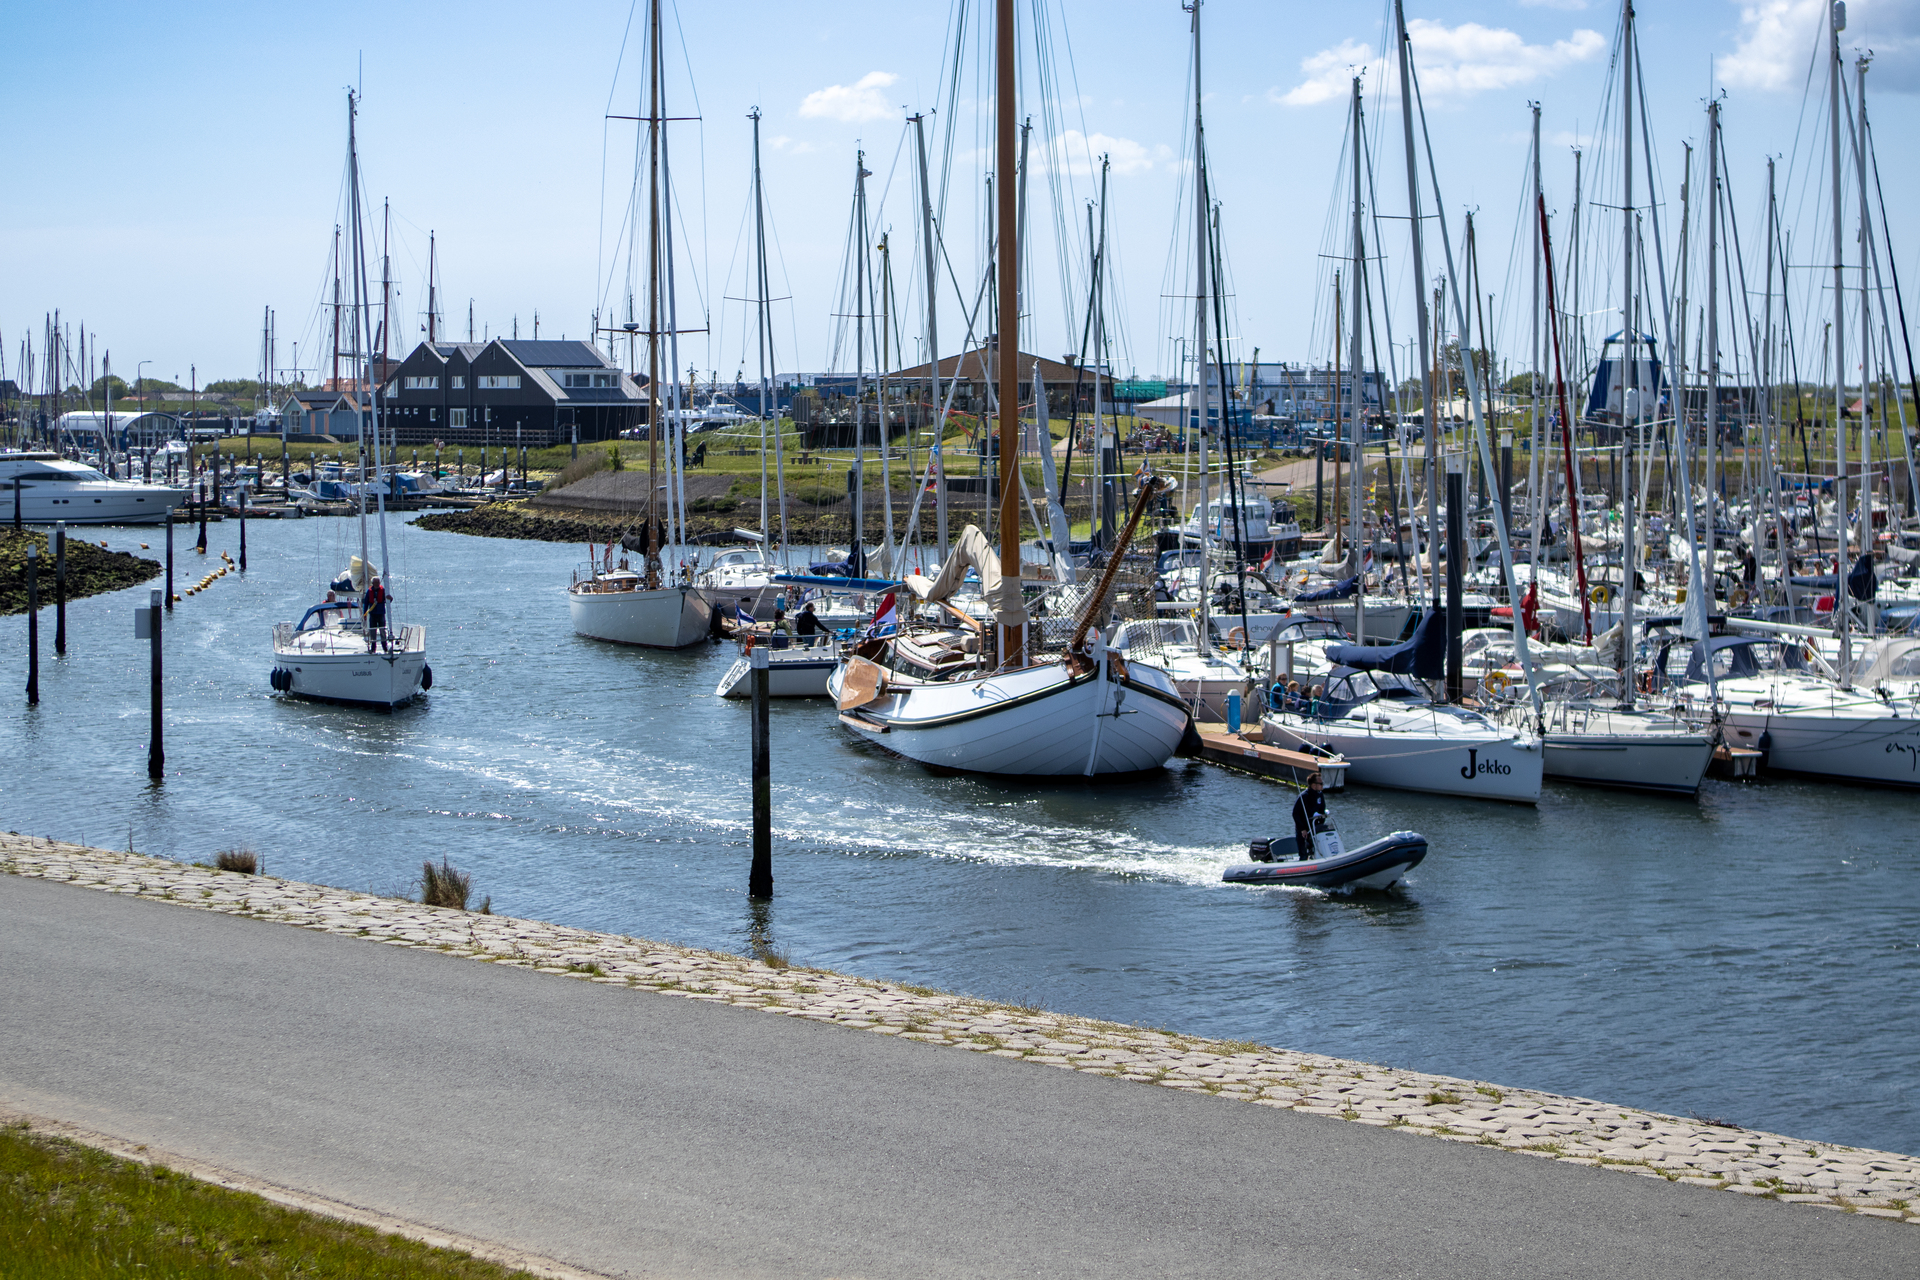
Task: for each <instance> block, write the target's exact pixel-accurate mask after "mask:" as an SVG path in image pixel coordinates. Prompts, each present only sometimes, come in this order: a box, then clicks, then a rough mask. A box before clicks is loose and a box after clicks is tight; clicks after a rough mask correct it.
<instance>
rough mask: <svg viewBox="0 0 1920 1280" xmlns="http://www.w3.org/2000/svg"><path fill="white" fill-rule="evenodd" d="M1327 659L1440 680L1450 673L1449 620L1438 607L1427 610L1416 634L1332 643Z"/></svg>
mask: <svg viewBox="0 0 1920 1280" xmlns="http://www.w3.org/2000/svg"><path fill="white" fill-rule="evenodd" d="M1327 661H1328V662H1331V663H1333V664H1334V665H1335V666H1339V667H1352V668H1353V669H1354V670H1355V671H1384V672H1386V673H1387V674H1389V675H1396V676H1416V677H1418V678H1419V679H1421V680H1440V679H1443V678H1445V676H1446V674H1447V621H1446V615H1445V614H1443V613H1441V612H1440V611H1439V610H1438V609H1432V610H1429V611H1428V612H1427V616H1426V617H1424V618H1422V619H1420V625H1419V626H1418V627H1415V628H1414V631H1413V637H1412V639H1409V640H1403V641H1401V642H1400V643H1399V644H1330V645H1328V646H1327Z"/></svg>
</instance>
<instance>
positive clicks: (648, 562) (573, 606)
mask: <svg viewBox="0 0 1920 1280" xmlns="http://www.w3.org/2000/svg"><path fill="white" fill-rule="evenodd" d="M647 59H648V60H647V65H648V68H649V75H648V81H649V89H648V93H649V100H648V112H647V119H646V125H647V387H648V389H649V392H650V398H649V400H648V409H647V416H648V421H649V423H650V425H649V427H648V429H647V528H646V535H645V536H646V542H645V547H646V558H645V561H644V564H643V568H642V570H635V569H633V568H631V567H630V566H629V565H628V563H627V561H626V560H625V558H624V557H623V558H622V559H621V560H620V561H619V562H618V564H617V565H616V564H614V563H611V554H609V556H608V557H607V559H606V560H603V561H601V562H600V563H598V564H594V565H590V566H588V568H587V570H586V572H585V573H584V574H582V573H580V572H577V571H576V572H575V574H574V577H573V581H572V583H571V584H569V586H568V587H567V611H568V613H569V614H570V615H571V616H572V619H573V629H574V631H575V632H577V633H578V634H580V635H583V636H591V637H593V638H594V639H596V640H611V641H613V642H614V643H616V644H632V645H641V646H644V647H646V648H650V649H684V648H686V647H687V646H688V645H692V644H698V643H699V642H700V641H701V640H702V639H704V638H705V637H706V635H707V632H708V629H709V627H710V626H711V623H712V617H713V606H712V604H711V603H710V602H709V601H708V600H707V598H706V597H705V596H703V595H702V594H701V593H700V590H699V588H697V587H696V586H694V585H693V584H692V583H691V582H685V581H683V582H667V581H665V577H664V571H663V569H662V566H661V562H660V550H661V522H660V488H661V485H660V432H661V429H662V428H663V427H665V426H667V424H668V423H669V422H670V421H671V412H670V410H668V409H667V408H666V403H667V398H666V397H665V396H664V395H663V394H662V392H661V385H660V339H661V336H662V334H661V324H660V321H661V300H662V294H661V284H662V280H661V235H660V231H661V200H662V190H661V187H662V181H663V176H664V175H663V173H662V170H663V167H664V166H663V163H662V148H661V145H660V144H661V136H660V130H661V128H662V127H663V125H664V122H665V117H664V116H663V115H662V109H661V100H660V99H661V85H660V79H661V70H662V68H661V57H660V4H659V0H652V3H651V4H650V5H649V7H648V20H647ZM635 176H636V180H637V178H638V175H635ZM637 327H638V326H634V328H637ZM632 331H633V330H632V328H630V329H629V330H628V333H629V334H630V335H631V334H632ZM628 350H629V352H631V350H632V341H631V337H629V341H628ZM610 552H611V548H609V553H610Z"/></svg>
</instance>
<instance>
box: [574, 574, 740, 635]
mask: <svg viewBox="0 0 1920 1280" xmlns="http://www.w3.org/2000/svg"><path fill="white" fill-rule="evenodd" d="M567 608H568V611H569V613H570V614H571V615H572V617H573V629H574V631H575V632H576V633H577V634H579V635H583V636H591V637H592V638H593V639H595V640H610V641H612V642H613V643H614V644H630V645H638V646H641V647H642V648H647V649H684V648H686V647H687V646H688V645H694V644H698V643H700V641H702V640H704V639H706V637H707V631H708V628H709V626H710V625H711V620H712V617H713V608H712V606H711V605H709V604H708V603H707V602H706V600H705V599H703V598H702V597H701V595H700V592H699V591H698V590H697V589H695V588H693V587H663V588H661V589H659V590H655V591H646V590H638V591H580V590H569V591H568V592H567Z"/></svg>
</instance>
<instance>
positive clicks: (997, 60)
mask: <svg viewBox="0 0 1920 1280" xmlns="http://www.w3.org/2000/svg"><path fill="white" fill-rule="evenodd" d="M1195 2H1196V3H1198V0H1195ZM994 14H995V29H994V57H993V79H994V173H995V175H996V176H997V178H998V181H997V182H995V183H994V203H995V206H996V207H995V211H994V212H995V215H996V216H995V221H996V223H997V225H998V234H997V236H996V239H997V240H998V242H999V243H998V245H997V252H996V255H995V256H996V258H997V259H998V262H997V270H998V273H999V279H998V280H997V281H996V284H997V285H998V286H999V294H1000V315H999V323H998V325H997V326H996V330H997V332H996V333H995V335H994V346H995V352H994V374H995V377H996V380H997V381H998V382H999V384H1000V404H999V411H1000V421H999V424H998V426H999V439H1000V571H1001V573H1002V574H1007V573H1011V574H1012V575H1013V577H1014V579H1015V580H1016V581H1018V580H1019V577H1020V507H1019V501H1018V496H1017V494H1016V493H1015V475H1014V467H1015V466H1016V465H1017V464H1018V462H1019V448H1020V245H1019V221H1018V218H1019V211H1018V208H1017V207H1016V204H1015V195H1016V193H1015V190H1014V187H1015V184H1014V182H1013V181H1012V178H1013V174H1014V163H1015V145H1016V143H1015V138H1016V134H1017V121H1016V115H1017V111H1018V106H1019V104H1018V100H1017V97H1016V89H1017V82H1018V78H1019V66H1018V64H1017V62H1016V61H1015V58H1014V41H1013V0H995V5H994ZM999 632H1000V653H999V660H1000V661H999V665H1000V666H1003V667H1023V666H1025V665H1026V661H1027V652H1026V651H1027V639H1026V627H1025V626H1024V625H1021V624H1016V625H1013V626H1006V625H1002V626H1001V627H1000V628H999Z"/></svg>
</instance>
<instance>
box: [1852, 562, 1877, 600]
mask: <svg viewBox="0 0 1920 1280" xmlns="http://www.w3.org/2000/svg"><path fill="white" fill-rule="evenodd" d="M1877 585H1878V584H1877V583H1876V582H1875V581H1874V577H1873V557H1872V556H1871V555H1864V556H1861V557H1860V559H1859V560H1858V561H1857V562H1855V564H1854V566H1853V572H1852V573H1849V574H1848V575H1847V594H1848V595H1849V596H1851V597H1853V598H1854V599H1855V600H1871V599H1873V590H1874V587H1875V586H1877Z"/></svg>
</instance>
